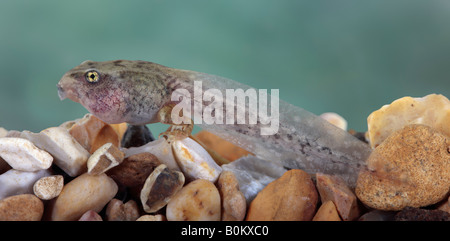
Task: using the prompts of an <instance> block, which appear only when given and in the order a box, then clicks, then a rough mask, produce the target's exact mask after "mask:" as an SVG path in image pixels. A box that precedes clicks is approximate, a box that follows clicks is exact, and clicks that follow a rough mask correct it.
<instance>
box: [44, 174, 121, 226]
mask: <svg viewBox="0 0 450 241" xmlns="http://www.w3.org/2000/svg"><path fill="white" fill-rule="evenodd" d="M117 191H118V187H117V184H116V183H115V182H114V181H113V180H112V179H111V178H109V177H108V176H106V174H104V173H102V174H100V175H90V174H88V173H85V174H83V175H81V176H78V177H77V178H75V179H73V180H72V181H71V182H69V183H67V184H66V185H65V186H64V188H63V190H62V192H61V193H60V194H59V196H58V198H56V201H55V203H54V205H53V207H52V209H51V220H53V221H75V220H78V219H80V217H81V215H83V214H84V213H85V212H87V211H89V210H93V211H95V212H100V211H101V210H102V209H103V207H104V206H105V205H106V204H107V203H108V202H109V201H110V200H111V199H112V198H113V197H114V196H115V195H116V193H117Z"/></svg>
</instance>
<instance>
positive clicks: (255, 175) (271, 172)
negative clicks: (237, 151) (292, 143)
mask: <svg viewBox="0 0 450 241" xmlns="http://www.w3.org/2000/svg"><path fill="white" fill-rule="evenodd" d="M222 169H223V170H224V171H231V172H232V173H233V174H234V175H235V177H236V179H237V180H238V182H239V189H240V191H241V192H242V193H243V194H244V196H245V199H246V200H247V206H248V205H250V202H251V201H252V200H253V199H254V198H255V197H256V195H257V194H258V193H259V192H260V191H261V190H262V189H263V188H264V187H265V186H267V184H269V183H270V182H272V181H274V180H275V179H277V178H279V177H281V176H282V175H283V174H284V173H285V172H286V169H284V167H283V166H282V165H281V164H279V163H277V162H272V161H266V160H263V159H260V158H257V157H255V156H246V157H242V158H239V159H238V160H236V161H233V162H231V163H230V164H226V165H222Z"/></svg>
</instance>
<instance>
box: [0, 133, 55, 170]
mask: <svg viewBox="0 0 450 241" xmlns="http://www.w3.org/2000/svg"><path fill="white" fill-rule="evenodd" d="M0 156H1V157H2V158H3V159H4V160H5V161H6V162H7V163H8V164H9V165H10V166H11V167H12V168H14V169H16V170H19V171H27V172H34V171H39V170H43V169H48V168H49V167H50V166H51V165H52V162H53V157H52V156H51V155H50V154H49V153H47V152H46V151H44V150H41V149H39V148H37V147H36V146H35V145H34V144H33V143H32V142H31V141H29V140H25V139H22V138H16V137H3V138H0Z"/></svg>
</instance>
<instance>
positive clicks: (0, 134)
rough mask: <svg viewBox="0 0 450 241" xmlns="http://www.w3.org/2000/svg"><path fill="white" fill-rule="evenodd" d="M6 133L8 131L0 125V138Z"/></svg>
mask: <svg viewBox="0 0 450 241" xmlns="http://www.w3.org/2000/svg"><path fill="white" fill-rule="evenodd" d="M7 134H8V131H7V130H6V129H5V128H3V127H0V138H2V137H6V135H7Z"/></svg>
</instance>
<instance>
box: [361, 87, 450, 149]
mask: <svg viewBox="0 0 450 241" xmlns="http://www.w3.org/2000/svg"><path fill="white" fill-rule="evenodd" d="M448 123H450V101H449V100H448V99H447V98H446V97H445V96H443V95H437V94H430V95H427V96H425V97H422V98H412V97H409V96H407V97H403V98H400V99H397V100H395V101H394V102H392V103H391V104H390V105H385V106H383V107H381V108H380V109H379V110H377V111H374V112H373V113H372V114H370V115H369V117H367V124H368V136H369V141H370V145H371V146H372V148H375V147H377V146H378V145H380V144H381V143H382V142H383V141H384V140H385V139H386V138H387V137H388V136H389V135H391V134H392V133H393V132H395V131H397V130H400V129H402V128H403V127H404V126H406V125H409V124H423V125H427V126H430V127H432V128H434V129H435V130H437V131H440V132H442V133H444V134H446V135H447V136H450V125H449V124H448Z"/></svg>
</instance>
